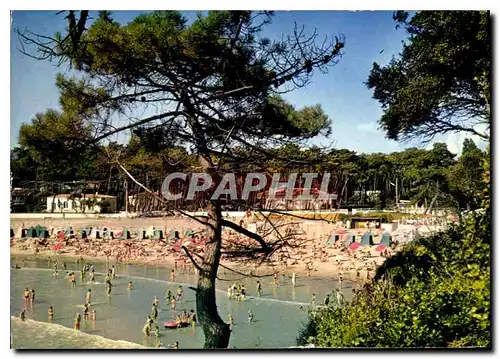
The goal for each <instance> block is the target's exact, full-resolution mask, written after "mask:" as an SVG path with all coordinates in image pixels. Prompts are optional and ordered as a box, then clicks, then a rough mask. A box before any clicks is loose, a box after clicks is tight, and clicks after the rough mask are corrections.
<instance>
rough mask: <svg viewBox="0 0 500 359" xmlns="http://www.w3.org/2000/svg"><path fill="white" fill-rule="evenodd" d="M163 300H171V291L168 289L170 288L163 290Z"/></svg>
mask: <svg viewBox="0 0 500 359" xmlns="http://www.w3.org/2000/svg"><path fill="white" fill-rule="evenodd" d="M165 300H166V301H167V302H168V303H170V301H171V300H172V292H171V291H170V289H168V290H166V291H165Z"/></svg>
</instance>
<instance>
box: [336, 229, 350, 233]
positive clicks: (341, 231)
mask: <svg viewBox="0 0 500 359" xmlns="http://www.w3.org/2000/svg"><path fill="white" fill-rule="evenodd" d="M336 233H337V234H346V233H347V232H346V230H345V229H344V228H339V229H337V232H336Z"/></svg>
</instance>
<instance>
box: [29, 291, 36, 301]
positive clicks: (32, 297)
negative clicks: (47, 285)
mask: <svg viewBox="0 0 500 359" xmlns="http://www.w3.org/2000/svg"><path fill="white" fill-rule="evenodd" d="M30 301H31V304H34V303H35V290H34V289H32V290H31V297H30Z"/></svg>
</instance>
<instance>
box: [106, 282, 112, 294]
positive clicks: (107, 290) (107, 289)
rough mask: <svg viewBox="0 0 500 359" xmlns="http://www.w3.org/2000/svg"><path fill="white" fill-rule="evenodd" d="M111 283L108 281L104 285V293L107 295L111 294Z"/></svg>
mask: <svg viewBox="0 0 500 359" xmlns="http://www.w3.org/2000/svg"><path fill="white" fill-rule="evenodd" d="M112 286H113V285H112V284H111V282H108V284H107V286H106V294H107V295H111V287H112Z"/></svg>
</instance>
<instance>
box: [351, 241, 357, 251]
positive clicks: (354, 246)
mask: <svg viewBox="0 0 500 359" xmlns="http://www.w3.org/2000/svg"><path fill="white" fill-rule="evenodd" d="M359 246H360V244H359V242H353V243H351V244H349V249H350V250H352V251H355V250H356V249H358V248H359Z"/></svg>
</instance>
